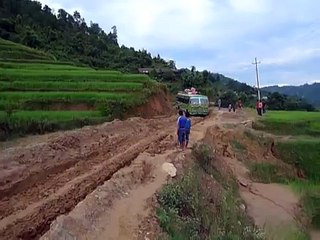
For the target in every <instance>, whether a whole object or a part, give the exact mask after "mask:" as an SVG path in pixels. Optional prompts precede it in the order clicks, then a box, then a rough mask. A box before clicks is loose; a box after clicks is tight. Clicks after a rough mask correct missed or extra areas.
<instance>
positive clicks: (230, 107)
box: [228, 103, 232, 112]
mask: <svg viewBox="0 0 320 240" xmlns="http://www.w3.org/2000/svg"><path fill="white" fill-rule="evenodd" d="M228 109H229V112H231V109H232V105H231V103H229V107H228Z"/></svg>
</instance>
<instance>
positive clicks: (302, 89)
mask: <svg viewBox="0 0 320 240" xmlns="http://www.w3.org/2000/svg"><path fill="white" fill-rule="evenodd" d="M263 90H265V91H268V92H279V93H281V94H286V95H289V96H297V97H299V98H303V99H305V100H307V101H308V102H309V103H311V104H313V105H314V106H316V107H320V95H319V93H320V83H313V84H304V85H301V86H283V87H279V86H270V87H265V88H263Z"/></svg>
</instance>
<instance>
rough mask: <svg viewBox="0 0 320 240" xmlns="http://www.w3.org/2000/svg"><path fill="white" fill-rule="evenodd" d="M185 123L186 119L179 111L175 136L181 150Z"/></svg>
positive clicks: (183, 145)
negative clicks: (176, 135)
mask: <svg viewBox="0 0 320 240" xmlns="http://www.w3.org/2000/svg"><path fill="white" fill-rule="evenodd" d="M186 123H187V118H186V117H185V116H184V115H183V111H182V110H179V117H178V120H177V134H178V141H179V145H180V147H181V148H182V149H184V147H185V141H186Z"/></svg>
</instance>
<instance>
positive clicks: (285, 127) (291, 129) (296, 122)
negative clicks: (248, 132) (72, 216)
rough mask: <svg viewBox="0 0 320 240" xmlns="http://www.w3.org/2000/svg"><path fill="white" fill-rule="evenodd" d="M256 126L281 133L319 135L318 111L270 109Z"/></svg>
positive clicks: (319, 113) (319, 114)
mask: <svg viewBox="0 0 320 240" xmlns="http://www.w3.org/2000/svg"><path fill="white" fill-rule="evenodd" d="M261 122H262V124H256V128H258V129H261V130H265V131H269V132H272V133H275V134H282V135H311V136H320V112H302V111H290V112H289V111H270V112H268V113H267V114H266V115H264V117H263V118H262V120H261Z"/></svg>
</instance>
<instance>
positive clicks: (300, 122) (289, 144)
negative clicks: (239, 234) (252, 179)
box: [255, 111, 320, 230]
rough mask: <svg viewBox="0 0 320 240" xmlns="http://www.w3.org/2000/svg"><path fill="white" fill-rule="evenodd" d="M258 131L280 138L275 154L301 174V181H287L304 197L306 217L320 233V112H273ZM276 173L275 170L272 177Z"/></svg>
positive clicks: (263, 120)
mask: <svg viewBox="0 0 320 240" xmlns="http://www.w3.org/2000/svg"><path fill="white" fill-rule="evenodd" d="M255 128H257V129H260V130H264V131H267V132H271V133H273V134H275V135H278V139H277V140H276V141H275V148H274V151H275V154H276V155H277V156H279V157H280V158H281V159H282V160H284V161H285V162H286V163H289V164H291V165H293V166H295V167H296V168H297V169H299V170H301V171H302V172H301V173H300V179H295V180H292V179H286V182H288V183H289V184H290V185H291V186H292V188H293V190H294V191H296V192H297V193H298V194H300V195H301V199H302V200H301V202H302V205H303V210H304V212H305V214H306V215H307V216H308V218H309V219H310V221H311V224H312V226H313V227H314V228H315V229H317V230H319V229H320V151H319V150H320V138H319V137H320V112H302V111H292V112H288V111H270V112H268V113H267V114H266V115H265V116H264V119H262V120H260V123H258V124H257V125H256V126H255ZM275 173H276V169H274V170H273V171H272V173H271V175H272V174H275ZM260 176H261V174H260ZM269 177H270V176H269Z"/></svg>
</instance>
